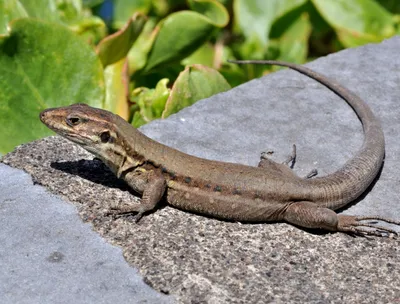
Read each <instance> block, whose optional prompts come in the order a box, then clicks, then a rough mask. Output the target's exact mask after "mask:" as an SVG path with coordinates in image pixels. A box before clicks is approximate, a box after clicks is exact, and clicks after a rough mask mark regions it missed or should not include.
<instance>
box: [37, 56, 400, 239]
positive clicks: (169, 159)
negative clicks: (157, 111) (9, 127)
mask: <svg viewBox="0 0 400 304" xmlns="http://www.w3.org/2000/svg"><path fill="white" fill-rule="evenodd" d="M233 62H234V63H238V64H253V63H254V64H268V65H278V66H283V67H288V68H290V69H293V70H296V71H298V72H300V73H302V74H304V75H306V76H308V77H310V78H312V79H314V80H316V81H318V82H320V83H321V84H322V85H324V86H325V87H327V88H328V89H330V90H331V91H333V92H334V93H335V94H337V95H338V96H340V97H341V98H343V99H344V100H345V101H346V102H347V103H348V104H349V105H350V106H351V107H352V108H353V110H354V111H355V113H356V114H357V116H358V117H359V119H360V121H361V123H362V126H363V131H364V142H363V144H362V147H361V148H360V150H359V151H358V152H357V154H356V155H355V156H353V158H351V159H350V160H348V161H347V162H346V163H345V164H344V165H343V166H342V168H340V169H339V170H337V171H336V172H334V173H331V174H328V175H326V176H322V177H315V178H302V177H299V176H298V175H296V174H295V173H294V172H293V171H292V170H291V168H290V167H289V166H288V165H287V162H286V163H278V162H275V161H272V160H271V159H269V158H268V157H266V156H265V154H262V156H261V160H260V162H259V164H258V167H252V166H247V165H243V164H237V163H228V162H221V161H215V160H208V159H204V158H199V157H196V156H193V155H189V154H186V153H183V152H181V151H179V150H176V149H174V148H171V147H169V146H167V145H164V144H161V143H159V142H157V141H155V140H153V139H151V138H149V137H147V136H146V135H144V134H143V133H141V132H140V131H139V130H137V129H136V128H134V127H133V126H132V125H131V124H129V123H128V122H127V121H125V120H124V119H122V118H121V117H119V116H118V115H115V114H113V113H111V112H108V111H106V110H102V109H97V108H93V107H90V106H88V105H86V104H82V103H78V104H72V105H69V106H66V107H58V108H49V109H46V110H44V111H42V112H41V113H40V120H41V121H42V122H43V123H44V124H45V125H46V126H47V127H48V128H50V129H51V130H53V131H55V132H56V133H58V134H59V135H61V136H63V137H64V138H66V139H68V140H70V141H72V142H74V143H76V144H78V145H80V146H81V147H83V148H84V149H86V150H87V151H89V152H91V153H92V154H94V155H95V156H96V157H97V158H100V159H101V160H102V161H103V162H104V163H105V164H106V166H108V167H109V169H110V170H111V171H112V172H113V173H114V174H115V175H116V176H117V177H118V178H121V179H123V180H124V181H125V182H126V183H127V184H128V185H129V187H130V188H132V189H133V190H135V191H136V192H137V193H139V194H141V195H142V199H141V201H140V203H138V204H132V205H131V206H124V207H121V208H118V210H117V211H118V212H119V213H136V214H135V215H134V219H135V221H136V222H137V221H139V220H140V219H141V217H142V216H143V215H144V214H145V213H148V212H150V211H152V210H154V209H155V208H156V206H157V204H158V203H159V201H161V200H162V199H166V201H167V203H168V204H170V205H172V206H174V207H176V208H178V209H181V210H186V211H189V212H193V213H198V214H204V215H207V216H211V217H214V218H220V219H225V220H230V221H237V222H276V221H284V222H288V223H291V224H293V225H295V226H299V227H303V228H306V229H307V228H310V229H321V230H325V231H327V232H328V231H330V232H344V233H348V234H352V235H362V236H366V235H374V236H389V235H397V232H396V231H395V230H394V229H390V228H387V227H386V226H385V227H384V226H382V225H380V224H379V223H378V221H383V222H386V223H390V224H394V225H400V221H398V220H394V219H389V218H385V217H380V216H356V215H344V214H338V213H336V212H335V210H337V209H340V208H342V207H344V206H346V205H347V204H349V203H351V202H353V201H354V200H355V199H356V198H358V197H359V196H360V195H361V194H362V193H363V192H365V191H366V189H367V188H368V186H369V185H370V184H371V183H372V181H373V180H374V179H375V177H376V176H377V174H378V172H379V170H380V168H381V167H382V165H383V160H384V155H385V139H384V134H383V130H382V127H381V124H380V122H379V120H378V119H377V118H376V116H375V115H374V114H373V112H372V111H371V109H370V107H369V106H368V105H367V104H366V103H365V102H364V101H363V100H362V99H361V98H360V97H358V96H357V95H355V94H354V93H352V92H351V91H350V90H349V89H347V88H345V87H343V86H342V85H340V84H339V83H338V82H336V81H334V80H332V79H330V78H328V77H326V76H324V75H322V74H320V73H317V72H315V71H313V70H311V69H309V68H307V67H305V66H302V65H297V64H294V63H288V62H282V61H272V60H269V61H265V60H263V61H251V60H250V61H233Z"/></svg>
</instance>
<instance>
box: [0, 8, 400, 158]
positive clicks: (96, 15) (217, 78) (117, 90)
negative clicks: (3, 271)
mask: <svg viewBox="0 0 400 304" xmlns="http://www.w3.org/2000/svg"><path fill="white" fill-rule="evenodd" d="M399 22H400V1H399V0H187V1H184V0H38V1H32V0H0V70H1V72H0V123H1V125H2V126H3V127H2V130H1V132H0V153H6V152H8V151H11V150H12V149H13V148H14V147H15V145H17V144H20V143H24V142H27V141H30V140H33V139H36V138H40V137H43V136H46V135H50V134H51V132H50V131H49V130H48V129H47V128H46V127H44V126H43V125H41V123H40V121H39V119H38V114H39V112H40V111H42V110H44V109H45V108H49V107H58V106H65V105H69V104H73V103H77V102H84V103H87V104H89V105H92V106H96V107H100V108H103V109H106V110H109V111H112V112H114V113H116V114H118V115H120V116H121V117H123V118H125V119H126V120H128V121H129V122H131V123H132V125H134V126H136V127H138V126H140V125H143V124H145V123H147V122H149V121H151V120H153V119H157V118H165V117H167V116H169V115H171V114H172V113H175V112H177V111H179V110H180V109H182V108H183V107H186V106H188V105H191V104H193V103H194V102H196V101H197V100H199V99H203V98H206V97H209V96H211V95H213V94H216V93H219V92H223V91H226V90H228V89H230V88H231V87H234V86H236V85H239V84H241V83H243V82H245V81H248V80H250V79H252V78H255V77H260V76H262V75H264V74H266V73H268V72H270V71H271V70H273V69H274V68H271V67H268V66H237V65H234V64H228V63H227V60H228V59H276V60H284V61H290V62H295V63H304V62H307V61H309V60H312V59H314V58H316V57H319V56H324V55H326V54H329V53H332V52H336V51H339V50H341V49H343V48H349V47H356V46H360V45H363V44H366V43H377V42H380V41H382V40H383V39H386V38H389V37H391V36H393V35H396V34H399V32H400V29H399Z"/></svg>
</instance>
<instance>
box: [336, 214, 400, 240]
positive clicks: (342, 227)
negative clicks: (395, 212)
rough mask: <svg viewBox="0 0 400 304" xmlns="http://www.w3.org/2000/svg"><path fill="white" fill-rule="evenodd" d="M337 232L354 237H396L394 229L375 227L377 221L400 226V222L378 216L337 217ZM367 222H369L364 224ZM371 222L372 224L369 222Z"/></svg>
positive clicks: (397, 233) (396, 233)
mask: <svg viewBox="0 0 400 304" xmlns="http://www.w3.org/2000/svg"><path fill="white" fill-rule="evenodd" d="M338 218H339V223H338V226H337V228H338V231H343V232H349V233H353V234H356V235H362V236H366V235H373V236H380V237H383V236H390V235H391V234H393V235H395V236H398V235H399V232H397V231H396V230H394V229H390V228H386V227H384V226H381V225H377V223H378V222H377V221H382V222H385V223H388V224H393V225H398V226H400V221H396V220H392V219H388V218H384V217H379V216H351V215H338ZM364 221H369V222H364ZM371 221H372V222H371Z"/></svg>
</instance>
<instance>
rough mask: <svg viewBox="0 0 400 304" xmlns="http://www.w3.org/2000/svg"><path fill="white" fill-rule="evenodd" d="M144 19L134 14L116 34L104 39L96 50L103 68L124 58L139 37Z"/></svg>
mask: <svg viewBox="0 0 400 304" xmlns="http://www.w3.org/2000/svg"><path fill="white" fill-rule="evenodd" d="M145 22H146V17H145V16H143V15H141V14H135V15H134V16H132V18H130V19H129V21H128V22H127V23H126V25H125V26H124V27H123V28H122V29H121V30H119V31H118V32H116V33H114V34H112V35H110V36H107V37H106V38H104V39H103V40H102V41H101V42H100V43H99V45H98V46H97V48H96V51H97V54H98V55H99V57H100V60H101V62H102V63H103V66H104V67H106V66H107V65H109V64H113V63H115V62H117V61H119V60H121V59H122V58H124V57H126V55H127V54H128V52H129V50H130V48H131V47H132V44H133V43H134V42H135V40H136V39H137V38H138V37H139V35H140V33H141V32H142V29H143V26H144V24H145Z"/></svg>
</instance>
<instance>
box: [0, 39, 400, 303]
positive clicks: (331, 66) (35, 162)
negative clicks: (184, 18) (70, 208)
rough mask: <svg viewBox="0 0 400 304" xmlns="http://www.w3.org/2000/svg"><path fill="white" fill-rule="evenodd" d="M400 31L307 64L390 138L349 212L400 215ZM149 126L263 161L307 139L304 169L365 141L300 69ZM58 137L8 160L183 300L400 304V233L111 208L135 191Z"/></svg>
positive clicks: (340, 158)
mask: <svg viewBox="0 0 400 304" xmlns="http://www.w3.org/2000/svg"><path fill="white" fill-rule="evenodd" d="M399 49H400V38H398V37H397V38H393V39H391V40H388V41H385V42H383V43H381V44H378V45H367V46H364V47H361V48H357V49H350V50H346V51H342V52H340V53H337V54H334V55H330V56H327V57H326V58H322V59H319V60H317V61H314V62H312V63H310V64H309V67H311V68H313V69H315V70H317V71H319V72H321V73H323V74H325V75H327V76H329V77H331V78H334V79H336V80H337V81H339V82H341V83H342V84H344V85H346V86H347V87H348V88H350V89H351V90H353V91H354V92H355V93H357V94H358V95H360V96H361V97H362V98H364V99H365V100H366V101H367V102H368V104H369V105H370V106H371V108H372V109H373V111H374V113H375V114H376V115H377V116H378V117H379V118H380V119H381V121H382V124H383V128H384V132H385V135H386V141H387V147H386V151H387V152H386V160H385V165H384V168H383V170H382V173H381V175H380V177H379V179H378V180H377V182H376V183H375V184H374V187H373V188H372V189H370V190H369V191H368V192H367V193H366V195H364V196H363V197H362V198H361V199H360V200H359V201H358V203H357V204H354V205H352V206H351V207H350V208H349V209H347V210H345V211H344V212H345V213H348V214H362V215H381V216H386V217H391V218H395V219H399V218H400V204H399V200H400V197H399V192H398V188H399V185H400V179H399V177H398V173H399V172H400V162H399V155H400V145H399V143H398V132H399V130H400V107H399V106H398V96H400V86H399V83H400V73H399V72H398V71H400V57H399V56H398V55H397V54H398V50H399ZM142 130H143V131H144V132H145V133H146V134H147V135H149V136H150V137H152V138H154V139H156V140H158V141H160V142H163V143H165V144H168V145H170V146H173V147H175V148H178V149H180V150H182V151H184V152H187V153H190V154H193V155H197V156H201V157H205V158H209V159H217V160H223V161H231V162H239V163H245V164H249V165H256V164H257V162H258V158H259V154H260V152H261V151H265V150H270V149H272V150H274V151H275V155H276V156H277V159H278V160H283V159H284V158H286V155H287V154H289V152H290V147H291V144H292V143H296V144H297V150H298V162H297V164H296V168H295V171H296V172H297V173H298V174H299V175H305V174H307V173H308V172H309V171H310V170H311V169H313V168H315V167H317V168H318V170H319V172H320V175H324V174H327V173H331V172H333V171H335V170H337V169H338V168H339V167H340V166H341V165H343V164H344V163H345V161H346V160H348V159H349V158H350V157H351V156H352V155H353V154H354V153H355V152H356V151H357V149H358V148H359V147H360V146H361V143H362V138H363V136H362V128H361V125H360V123H359V121H358V120H357V117H356V115H355V114H354V113H353V112H352V111H351V109H350V108H349V107H348V106H347V105H346V103H345V102H344V101H341V100H340V98H339V97H337V96H335V95H334V94H332V93H331V92H329V91H328V90H327V89H325V88H324V87H322V86H321V85H319V84H317V83H316V82H314V81H313V80H310V79H307V78H306V77H305V76H303V75H300V74H297V73H296V72H293V71H282V72H278V73H274V74H271V75H268V76H267V77H264V78H262V79H259V80H254V81H251V82H249V83H247V84H244V85H242V86H240V87H237V88H235V89H233V90H231V91H228V92H226V93H223V94H219V95H216V96H213V97H211V98H209V99H206V100H203V101H200V102H198V103H197V104H196V105H194V106H192V107H190V108H187V109H184V110H183V111H181V112H180V113H179V114H177V115H174V116H172V117H170V118H168V119H167V120H164V121H155V122H153V123H151V124H149V125H147V126H145V127H143V128H142ZM92 158H93V157H92V156H90V155H89V154H87V153H86V152H84V151H83V150H82V149H80V148H78V147H76V146H75V145H73V144H71V143H69V142H67V141H65V140H63V139H61V138H59V137H50V138H46V139H43V140H40V141H36V142H33V143H29V144H27V145H23V146H20V147H18V148H17V149H16V150H15V151H14V152H13V153H10V154H8V155H7V156H5V157H4V159H3V162H5V163H6V164H9V165H12V166H14V167H17V168H22V169H24V170H25V171H27V172H28V173H30V174H32V176H33V178H34V181H35V182H36V183H39V184H42V185H44V186H46V187H47V188H48V189H49V190H50V191H52V192H54V193H57V194H61V195H62V196H63V197H64V198H66V199H68V200H70V201H71V202H73V203H74V204H75V205H76V206H77V208H78V210H79V213H80V215H81V217H82V218H83V219H84V220H85V221H88V222H91V223H92V225H93V228H94V230H95V231H97V232H99V233H100V234H101V235H102V236H103V237H105V238H106V239H107V240H108V241H109V242H111V243H113V244H117V245H119V246H121V247H122V249H123V252H124V256H125V258H126V259H127V260H128V261H129V262H130V263H131V264H132V265H133V266H135V267H137V268H138V269H139V271H140V273H141V274H142V275H143V277H144V279H145V281H146V282H147V283H148V284H149V285H150V286H152V287H154V288H155V289H156V290H158V291H161V292H163V293H168V294H172V295H174V296H175V297H176V298H177V299H178V302H181V303H268V302H273V303H302V302H307V303H361V302H362V303H377V302H386V303H396V302H400V276H399V273H400V247H399V245H400V240H399V239H387V238H354V237H351V236H349V235H345V234H341V233H335V234H324V233H318V232H315V231H305V230H301V229H299V228H296V227H293V226H291V225H288V224H284V223H275V224H240V223H232V222H224V221H219V220H215V219H211V218H207V217H203V216H199V215H194V214H190V213H186V212H183V211H179V210H176V209H174V208H172V207H169V206H162V207H161V208H160V209H159V210H157V211H156V212H154V213H152V214H150V215H148V216H146V217H145V218H143V219H142V221H141V222H140V224H139V225H136V224H134V223H132V220H131V218H130V217H129V216H128V217H120V218H116V219H114V218H112V217H111V216H108V215H106V211H107V210H108V209H109V208H110V207H115V206H116V205H118V204H124V203H130V202H134V201H135V200H136V199H137V198H136V197H135V196H134V195H132V193H130V191H129V190H128V189H127V187H126V186H125V185H124V184H123V183H122V182H120V181H118V180H117V179H116V178H115V177H113V176H112V174H111V173H110V172H109V171H108V170H107V169H106V168H105V167H104V165H102V164H101V163H100V162H98V161H95V160H91V159H92Z"/></svg>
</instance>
